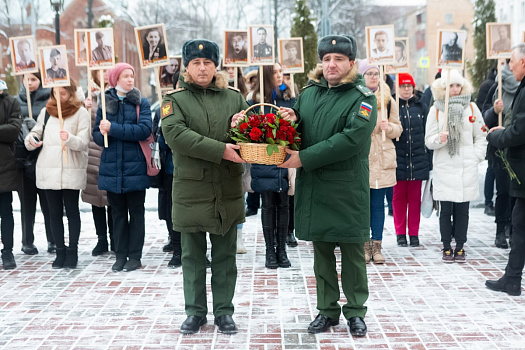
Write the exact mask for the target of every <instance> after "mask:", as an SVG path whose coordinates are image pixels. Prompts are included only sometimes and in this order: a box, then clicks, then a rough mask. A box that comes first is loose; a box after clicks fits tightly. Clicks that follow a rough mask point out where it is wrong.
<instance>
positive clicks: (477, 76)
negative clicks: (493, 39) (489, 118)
mask: <svg viewBox="0 0 525 350" xmlns="http://www.w3.org/2000/svg"><path fill="white" fill-rule="evenodd" d="M489 22H496V4H495V3H494V0H476V4H475V9H474V20H473V21H472V24H473V26H474V52H475V55H474V57H475V58H474V63H471V62H467V67H468V70H469V73H470V76H471V77H472V85H473V86H474V91H477V90H478V89H479V87H480V85H481V83H482V82H483V81H484V80H485V79H486V77H487V72H488V71H489V70H490V69H493V68H494V67H496V64H497V60H493V59H487V38H486V36H487V30H486V24H487V23H489Z"/></svg>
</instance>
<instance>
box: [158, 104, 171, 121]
mask: <svg viewBox="0 0 525 350" xmlns="http://www.w3.org/2000/svg"><path fill="white" fill-rule="evenodd" d="M170 114H173V105H172V104H171V102H166V103H164V104H163V105H162V107H160V117H161V118H164V117H167V116H168V115H170Z"/></svg>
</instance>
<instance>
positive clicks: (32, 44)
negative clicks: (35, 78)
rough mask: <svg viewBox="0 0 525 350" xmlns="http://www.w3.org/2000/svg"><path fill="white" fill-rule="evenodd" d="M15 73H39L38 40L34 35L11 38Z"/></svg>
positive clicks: (10, 43)
mask: <svg viewBox="0 0 525 350" xmlns="http://www.w3.org/2000/svg"><path fill="white" fill-rule="evenodd" d="M9 46H10V47H11V61H12V66H13V67H14V69H13V73H14V74H15V75H21V74H26V73H38V64H37V58H36V56H37V55H36V52H37V49H36V40H35V37H34V36H32V35H27V36H18V37H14V38H9Z"/></svg>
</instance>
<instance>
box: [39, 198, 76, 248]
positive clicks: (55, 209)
mask: <svg viewBox="0 0 525 350" xmlns="http://www.w3.org/2000/svg"><path fill="white" fill-rule="evenodd" d="M45 193H46V199H47V205H48V207H49V218H50V221H51V232H52V233H53V238H54V239H55V243H56V245H57V249H63V248H65V247H66V244H65V239H64V222H63V220H62V218H63V216H64V211H63V209H64V208H66V216H67V224H68V229H69V248H71V249H77V247H78V238H79V237H80V211H79V210H78V198H79V195H80V190H45Z"/></svg>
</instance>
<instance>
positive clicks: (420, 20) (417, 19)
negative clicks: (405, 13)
mask: <svg viewBox="0 0 525 350" xmlns="http://www.w3.org/2000/svg"><path fill="white" fill-rule="evenodd" d="M416 22H417V24H421V23H423V14H422V13H419V14H418V15H417V16H416Z"/></svg>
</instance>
